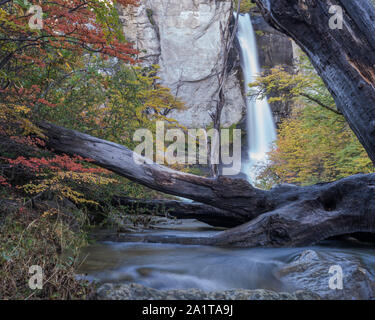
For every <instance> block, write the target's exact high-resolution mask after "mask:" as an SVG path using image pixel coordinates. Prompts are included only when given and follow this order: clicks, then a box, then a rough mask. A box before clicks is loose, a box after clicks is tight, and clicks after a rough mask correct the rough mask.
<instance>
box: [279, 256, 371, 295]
mask: <svg viewBox="0 0 375 320" xmlns="http://www.w3.org/2000/svg"><path fill="white" fill-rule="evenodd" d="M332 266H339V267H341V268H342V271H343V278H342V279H343V282H342V283H343V288H342V290H340V289H331V288H330V285H329V281H330V278H331V277H332V276H335V274H337V273H336V272H334V273H329V271H330V268H331V267H332ZM276 274H277V276H278V277H279V278H280V279H281V280H282V281H283V282H285V284H288V285H291V286H293V288H295V289H297V290H309V291H311V292H315V293H317V294H319V295H320V296H321V297H322V299H335V300H337V299H340V300H368V299H373V298H374V297H375V277H374V275H373V274H372V273H371V272H370V271H369V270H368V269H367V268H366V266H365V265H364V264H363V262H362V261H361V260H360V259H359V258H357V257H355V256H353V255H349V254H343V253H340V254H338V253H334V252H333V253H327V252H316V251H314V250H305V251H303V252H302V253H301V254H300V255H299V256H298V257H297V258H296V259H295V260H294V261H292V262H291V263H289V264H288V265H286V266H284V267H282V268H280V269H279V270H277V272H276ZM335 283H337V282H335Z"/></svg>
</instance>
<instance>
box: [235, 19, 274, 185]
mask: <svg viewBox="0 0 375 320" xmlns="http://www.w3.org/2000/svg"><path fill="white" fill-rule="evenodd" d="M235 17H237V15H235ZM237 40H238V43H239V45H240V49H241V50H240V56H241V68H242V72H243V76H244V86H245V93H246V94H249V93H251V91H252V89H251V88H250V87H249V84H250V83H253V82H254V81H255V80H256V77H257V76H258V75H259V74H260V65H259V59H258V49H257V44H256V38H255V32H254V29H253V25H252V23H251V17H250V15H249V14H240V15H239V16H238V29H237ZM246 105H247V137H248V161H247V162H245V164H244V166H243V171H244V173H245V174H246V175H247V176H248V179H249V181H250V182H253V181H254V179H255V176H256V172H255V171H256V166H257V165H259V164H260V163H263V162H265V161H267V152H269V151H270V149H271V146H272V143H273V142H274V141H275V140H276V128H275V124H274V121H273V117H272V112H271V108H270V106H269V104H268V102H267V99H257V98H254V97H250V96H248V97H247V100H246Z"/></svg>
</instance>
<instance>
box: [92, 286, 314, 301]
mask: <svg viewBox="0 0 375 320" xmlns="http://www.w3.org/2000/svg"><path fill="white" fill-rule="evenodd" d="M97 298H98V299H100V300H319V299H320V297H319V296H318V295H317V294H314V293H312V292H308V291H296V292H295V293H284V292H281V293H278V292H274V291H270V290H262V289H259V290H243V289H236V290H226V291H212V292H206V291H202V290H198V289H188V290H168V291H162V290H156V289H152V288H148V287H145V286H142V285H140V284H135V283H133V284H113V283H106V284H103V285H102V286H101V287H99V289H98V291H97Z"/></svg>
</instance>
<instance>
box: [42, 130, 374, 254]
mask: <svg viewBox="0 0 375 320" xmlns="http://www.w3.org/2000/svg"><path fill="white" fill-rule="evenodd" d="M41 127H42V129H43V130H44V133H45V135H46V136H47V137H48V139H47V140H46V144H47V146H49V147H50V148H53V149H54V150H55V151H58V152H63V153H67V154H71V155H74V154H77V155H80V156H82V157H85V158H90V159H93V160H94V163H96V164H98V165H100V166H102V167H104V168H107V169H109V170H111V171H113V172H116V173H118V174H120V175H122V176H124V177H126V178H129V179H130V180H133V181H136V182H139V183H141V184H143V185H146V186H148V187H151V188H153V189H156V190H159V191H162V192H165V193H169V194H173V195H177V196H181V197H185V198H190V199H192V200H195V201H198V202H201V203H205V204H208V205H211V206H213V207H215V208H219V209H222V210H225V211H229V212H230V213H231V214H232V215H233V216H232V217H233V219H234V218H235V219H245V221H250V222H247V223H245V224H243V225H240V226H238V227H236V228H233V229H230V230H227V231H224V232H222V233H220V234H218V235H217V236H215V237H212V238H204V239H199V238H198V239H197V238H194V239H177V240H176V239H173V238H170V239H169V240H166V241H169V242H174V241H178V242H179V243H192V244H197V243H201V244H211V245H220V246H227V245H228V246H238V247H253V246H271V247H272V246H299V245H307V244H313V243H317V242H319V241H320V240H323V239H326V238H328V237H331V236H337V235H341V234H348V233H354V232H375V174H368V175H355V176H351V177H348V178H345V179H342V180H339V181H336V182H331V183H321V184H317V185H313V186H306V187H297V186H294V185H279V186H276V187H274V188H272V189H271V190H269V191H265V190H259V189H256V188H254V187H253V186H251V185H250V184H249V183H248V182H246V181H245V180H242V179H231V178H226V177H218V178H217V179H210V178H204V177H199V176H194V175H191V174H186V173H182V172H178V171H175V170H172V169H170V168H167V167H164V166H161V165H158V164H155V163H144V164H137V163H136V162H134V160H133V152H132V151H130V150H129V149H127V148H126V147H124V146H121V145H118V144H116V143H112V142H108V141H105V140H101V139H98V138H95V137H92V136H89V135H86V134H83V133H80V132H77V131H74V130H69V129H65V128H61V127H58V126H55V125H52V124H43V125H41ZM135 156H136V157H138V155H135ZM191 217H192V218H196V217H199V213H197V214H196V215H194V213H193V212H191ZM214 219H219V218H218V217H215V218H214ZM221 219H223V221H224V220H225V221H227V219H228V216H226V215H223V216H222V217H221ZM130 238H131V236H130ZM145 241H152V238H149V239H145ZM158 241H162V240H160V239H158Z"/></svg>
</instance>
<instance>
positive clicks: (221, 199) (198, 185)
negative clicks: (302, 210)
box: [39, 123, 275, 221]
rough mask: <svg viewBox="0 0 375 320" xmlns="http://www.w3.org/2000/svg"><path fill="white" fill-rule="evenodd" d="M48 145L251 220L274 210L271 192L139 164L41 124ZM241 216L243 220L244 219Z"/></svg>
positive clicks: (120, 151)
mask: <svg viewBox="0 0 375 320" xmlns="http://www.w3.org/2000/svg"><path fill="white" fill-rule="evenodd" d="M39 126H40V128H41V129H42V130H43V133H44V134H45V136H46V139H45V143H46V146H47V147H48V148H50V149H53V150H55V151H56V152H60V153H66V154H69V155H80V156H82V157H84V158H89V159H92V160H93V163H95V164H97V165H99V166H101V167H103V168H106V169H108V170H110V171H112V172H115V173H117V174H119V175H122V176H124V177H126V178H128V179H129V180H132V181H135V182H138V183H140V184H143V185H145V186H147V187H149V188H151V189H154V190H158V191H161V192H164V193H167V194H170V195H175V196H179V197H183V198H187V199H191V200H194V201H196V202H200V203H204V204H208V205H211V206H213V207H215V208H220V209H223V210H226V211H230V212H233V213H235V214H236V215H238V216H239V219H242V218H243V219H245V221H249V220H251V219H253V218H255V217H257V216H258V215H259V214H262V213H265V212H267V211H270V210H271V209H274V208H275V203H274V201H273V200H272V197H269V196H267V195H269V192H267V191H263V190H259V189H257V188H254V187H253V186H252V185H251V184H250V183H248V182H247V181H246V180H243V179H232V178H227V177H223V176H220V177H218V178H215V179H214V178H205V177H200V176H196V175H192V174H187V173H184V172H179V171H175V170H172V169H170V168H168V167H165V166H162V165H159V164H156V163H149V162H144V163H143V164H139V161H137V162H136V161H134V158H133V157H135V159H137V160H140V159H141V158H142V157H141V156H139V155H137V154H135V153H133V152H132V151H131V150H129V149H128V148H126V147H124V146H121V145H119V144H116V143H113V142H109V141H106V140H102V139H99V138H95V137H93V136H90V135H87V134H84V133H81V132H78V131H75V130H70V129H66V128H62V127H59V126H56V125H53V124H51V123H41V124H40V125H39ZM241 217H242V218H241Z"/></svg>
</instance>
